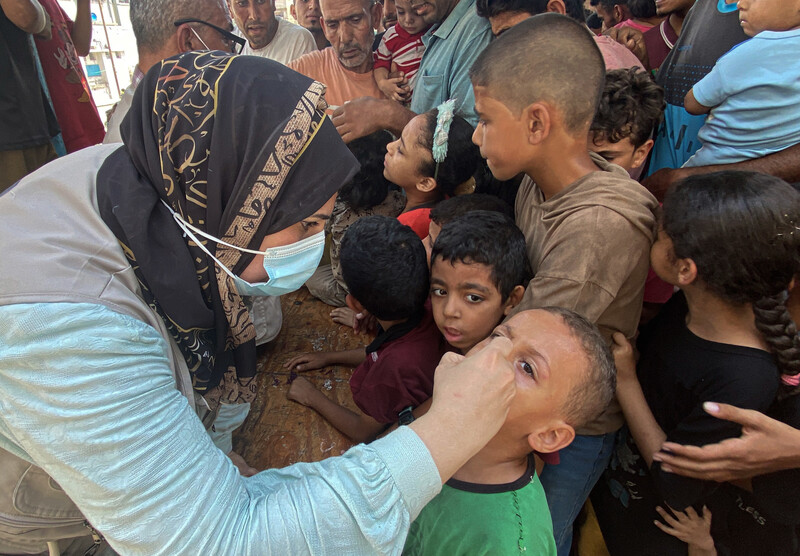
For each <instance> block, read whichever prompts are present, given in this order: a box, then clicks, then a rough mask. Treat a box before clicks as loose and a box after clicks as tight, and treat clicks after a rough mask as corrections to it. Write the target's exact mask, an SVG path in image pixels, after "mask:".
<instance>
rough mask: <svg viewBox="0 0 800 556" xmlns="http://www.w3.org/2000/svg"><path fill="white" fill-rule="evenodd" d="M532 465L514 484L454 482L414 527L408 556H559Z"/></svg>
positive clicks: (422, 514)
mask: <svg viewBox="0 0 800 556" xmlns="http://www.w3.org/2000/svg"><path fill="white" fill-rule="evenodd" d="M530 461H531V463H530V464H529V466H528V469H527V470H526V471H525V474H524V475H523V476H522V477H520V478H519V479H518V480H517V481H514V482H513V483H509V484H504V485H479V484H474V483H465V482H463V481H457V480H455V479H451V480H450V481H448V482H447V484H445V485H444V486H443V487H442V492H440V493H439V494H438V495H437V496H436V498H434V499H433V500H431V501H430V503H428V505H427V506H425V508H424V509H423V510H422V512H421V513H420V514H419V517H418V518H417V519H416V520H415V521H414V522H413V523H412V524H411V529H410V530H409V533H408V538H407V539H406V544H405V548H403V554H404V555H409V556H458V555H470V556H477V555H481V554H487V555H488V554H492V555H495V556H503V555H506V554H522V553H525V554H531V555H534V554H535V555H536V556H555V554H556V545H555V540H554V539H553V522H552V519H551V517H550V511H549V510H548V509H547V500H546V499H545V495H544V490H543V489H542V484H541V482H539V478H538V477H537V476H536V471H535V469H534V467H533V458H531V460H530Z"/></svg>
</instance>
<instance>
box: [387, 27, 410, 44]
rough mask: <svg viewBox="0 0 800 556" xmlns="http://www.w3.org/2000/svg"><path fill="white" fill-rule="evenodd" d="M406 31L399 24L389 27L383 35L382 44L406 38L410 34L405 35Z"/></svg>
mask: <svg viewBox="0 0 800 556" xmlns="http://www.w3.org/2000/svg"><path fill="white" fill-rule="evenodd" d="M404 31H405V30H404V29H403V28H402V27H400V25H399V24H397V23H395V24H394V25H392V26H391V27H389V28H388V29H387V30H386V31H385V32H384V33H383V37H381V42H382V43H387V42H389V41H391V40H394V39H397V38H400V39H402V38H403V37H404V35H407V34H408V33H405V32H404Z"/></svg>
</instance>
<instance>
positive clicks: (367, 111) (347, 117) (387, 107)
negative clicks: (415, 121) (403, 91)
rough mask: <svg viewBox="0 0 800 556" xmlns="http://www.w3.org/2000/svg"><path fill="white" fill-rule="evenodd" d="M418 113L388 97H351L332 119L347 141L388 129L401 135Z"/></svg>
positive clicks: (335, 112)
mask: <svg viewBox="0 0 800 556" xmlns="http://www.w3.org/2000/svg"><path fill="white" fill-rule="evenodd" d="M414 116H415V114H414V113H413V112H411V111H410V110H408V109H407V108H404V107H403V106H402V105H401V104H400V103H398V102H394V101H392V100H388V99H380V98H373V97H361V98H357V99H353V100H349V101H347V102H345V103H344V105H343V106H340V107H339V108H337V109H336V111H334V113H333V117H332V118H331V121H332V122H333V125H335V126H336V131H338V132H339V135H341V137H342V139H343V140H344V142H345V143H349V142H350V141H353V140H355V139H358V138H359V137H365V136H367V135H369V134H370V133H375V132H376V131H378V130H379V129H388V130H389V131H391V132H392V133H394V134H395V135H396V136H400V133H402V131H403V128H404V127H405V125H406V124H407V123H408V122H409V121H410V120H411V118H413V117H414Z"/></svg>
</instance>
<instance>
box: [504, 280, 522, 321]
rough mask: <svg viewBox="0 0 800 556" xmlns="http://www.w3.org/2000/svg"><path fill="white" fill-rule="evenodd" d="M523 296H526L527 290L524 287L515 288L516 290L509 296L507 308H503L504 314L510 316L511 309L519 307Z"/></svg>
mask: <svg viewBox="0 0 800 556" xmlns="http://www.w3.org/2000/svg"><path fill="white" fill-rule="evenodd" d="M523 295H525V288H524V287H523V286H514V289H513V290H511V293H510V294H509V295H508V299H506V306H505V307H504V308H503V314H504V315H505V316H508V314H509V313H510V312H511V309H513V308H514V307H516V306H517V305H519V302H520V301H522V296H523Z"/></svg>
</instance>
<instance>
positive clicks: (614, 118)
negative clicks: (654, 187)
mask: <svg viewBox="0 0 800 556" xmlns="http://www.w3.org/2000/svg"><path fill="white" fill-rule="evenodd" d="M665 106H666V104H665V103H664V89H662V88H661V87H660V86H659V85H656V83H655V82H654V81H653V79H652V78H651V77H650V74H649V73H648V72H646V71H644V70H642V69H637V68H629V69H618V70H610V71H608V72H607V73H606V85H605V88H604V89H603V96H602V97H601V98H600V104H599V105H598V107H597V113H596V114H595V116H594V121H592V125H591V126H590V128H589V130H590V131H591V132H592V133H593V134H594V136H595V138H597V139H600V140H602V139H605V140H606V141H608V142H609V143H618V142H619V141H621V140H622V139H625V138H626V137H629V138H630V141H631V143H633V146H634V147H640V146H641V145H643V144H644V142H645V141H647V140H648V139H650V137H652V135H653V131H654V130H655V129H656V128H657V127H658V125H659V124H660V123H661V117H662V115H663V114H664V107H665Z"/></svg>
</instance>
